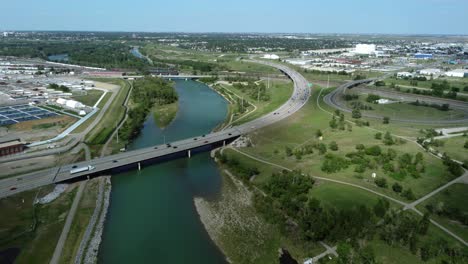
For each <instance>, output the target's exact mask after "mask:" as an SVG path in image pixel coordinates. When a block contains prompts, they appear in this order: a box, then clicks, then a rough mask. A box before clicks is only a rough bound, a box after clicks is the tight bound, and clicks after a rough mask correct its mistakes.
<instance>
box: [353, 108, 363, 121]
mask: <svg viewBox="0 0 468 264" xmlns="http://www.w3.org/2000/svg"><path fill="white" fill-rule="evenodd" d="M351 116H352V117H353V118H355V119H359V118H361V117H362V114H361V111H360V110H359V109H354V110H353V112H352V113H351Z"/></svg>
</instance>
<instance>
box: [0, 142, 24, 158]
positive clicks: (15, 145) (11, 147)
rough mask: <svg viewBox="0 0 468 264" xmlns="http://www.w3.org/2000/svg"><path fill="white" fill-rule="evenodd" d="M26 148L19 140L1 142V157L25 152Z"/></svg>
mask: <svg viewBox="0 0 468 264" xmlns="http://www.w3.org/2000/svg"><path fill="white" fill-rule="evenodd" d="M25 148H26V147H25V144H24V143H23V142H21V140H20V139H19V138H18V139H13V140H7V141H3V142H0V157H2V156H7V155H12V154H16V153H20V152H23V151H24V149H25Z"/></svg>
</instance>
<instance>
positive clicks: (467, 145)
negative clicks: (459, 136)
mask: <svg viewBox="0 0 468 264" xmlns="http://www.w3.org/2000/svg"><path fill="white" fill-rule="evenodd" d="M463 147H464V148H466V149H468V141H465V145H463Z"/></svg>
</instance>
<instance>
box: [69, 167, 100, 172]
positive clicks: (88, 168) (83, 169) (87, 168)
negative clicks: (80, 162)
mask: <svg viewBox="0 0 468 264" xmlns="http://www.w3.org/2000/svg"><path fill="white" fill-rule="evenodd" d="M95 168H96V167H94V166H91V165H88V166H85V167H79V168H75V169H72V170H70V174H75V173H80V172H85V171H92V170H94V169H95Z"/></svg>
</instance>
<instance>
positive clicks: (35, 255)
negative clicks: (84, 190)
mask: <svg viewBox="0 0 468 264" xmlns="http://www.w3.org/2000/svg"><path fill="white" fill-rule="evenodd" d="M52 188H53V186H49V187H45V188H42V189H39V190H34V191H27V192H24V193H20V194H17V195H14V196H11V197H8V198H5V199H2V200H0V210H1V212H2V217H0V230H1V231H0V232H1V233H0V237H1V239H2V240H1V241H2V242H0V251H3V250H5V249H8V248H19V249H20V250H21V251H20V254H19V256H18V258H17V259H16V261H15V263H48V262H49V260H50V258H51V257H52V253H53V251H54V249H55V246H56V243H57V241H58V238H59V236H60V233H61V231H62V228H63V224H64V223H65V218H66V215H67V212H68V210H69V208H70V206H71V203H72V201H73V198H74V196H75V194H76V188H75V189H73V190H68V191H67V192H66V193H64V194H62V195H61V196H60V197H59V198H57V199H56V200H54V201H53V202H51V203H49V204H46V205H36V206H32V203H33V201H34V198H35V197H36V193H37V192H39V194H38V197H42V196H43V195H45V194H47V193H48V192H49V191H51V190H52ZM23 199H24V200H23ZM23 201H24V202H23ZM34 223H35V224H34ZM31 226H35V228H34V229H32V230H31ZM0 260H1V257H0Z"/></svg>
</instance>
